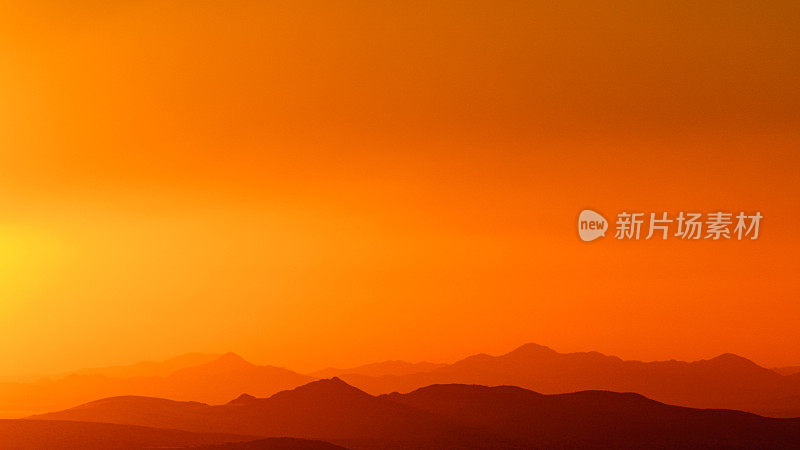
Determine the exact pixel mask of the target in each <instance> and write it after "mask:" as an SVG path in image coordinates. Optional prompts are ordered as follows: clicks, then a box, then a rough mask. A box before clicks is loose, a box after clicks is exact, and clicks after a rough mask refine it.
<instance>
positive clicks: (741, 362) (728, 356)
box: [708, 353, 761, 368]
mask: <svg viewBox="0 0 800 450" xmlns="http://www.w3.org/2000/svg"><path fill="white" fill-rule="evenodd" d="M708 362H710V363H715V364H722V365H726V366H754V367H759V368H761V367H760V366H758V364H756V363H754V362H753V361H750V360H749V359H747V358H745V357H743V356H739V355H737V354H735V353H723V354H721V355H719V356H717V357H714V358H711V359H709V360H708Z"/></svg>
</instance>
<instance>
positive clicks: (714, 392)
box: [341, 344, 800, 417]
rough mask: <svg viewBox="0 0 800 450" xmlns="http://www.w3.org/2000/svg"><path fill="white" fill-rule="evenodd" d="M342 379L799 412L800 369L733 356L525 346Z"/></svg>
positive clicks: (408, 387)
mask: <svg viewBox="0 0 800 450" xmlns="http://www.w3.org/2000/svg"><path fill="white" fill-rule="evenodd" d="M341 378H342V379H343V380H345V381H347V382H348V383H350V384H352V385H354V386H358V387H359V388H361V389H363V390H365V391H366V392H369V393H371V394H376V395H377V394H383V393H390V392H395V391H397V392H409V391H412V390H414V389H418V388H420V387H423V386H428V385H432V384H451V383H465V384H481V385H487V386H498V385H511V386H520V387H524V388H527V389H531V390H534V391H537V392H543V393H564V392H574V391H581V390H609V391H615V392H636V393H640V394H642V395H645V396H646V397H648V398H652V399H655V400H658V401H662V402H665V403H670V404H675V405H681V406H690V407H696V408H725V409H738V410H744V411H751V412H756V413H759V414H763V415H770V416H775V417H798V416H800V374H793V375H781V374H779V373H776V372H775V371H773V370H770V369H766V368H764V367H761V366H759V365H757V364H755V363H753V362H752V361H750V360H748V359H746V358H743V357H741V356H737V355H733V354H730V353H727V354H724V355H720V356H718V357H716V358H712V359H708V360H701V361H695V362H684V361H656V362H641V361H625V360H622V359H620V358H617V357H615V356H607V355H604V354H601V353H598V352H585V353H559V352H556V351H555V350H552V349H550V348H548V347H544V346H541V345H536V344H526V345H523V346H521V347H519V348H517V349H516V350H514V351H512V352H510V353H507V354H504V355H501V356H490V355H485V354H480V355H474V356H470V357H468V358H465V359H463V360H461V361H458V362H456V363H453V364H450V365H447V366H444V367H439V368H436V369H433V370H430V371H428V372H423V373H414V374H407V375H384V376H377V377H376V376H369V375H363V374H342V375H341Z"/></svg>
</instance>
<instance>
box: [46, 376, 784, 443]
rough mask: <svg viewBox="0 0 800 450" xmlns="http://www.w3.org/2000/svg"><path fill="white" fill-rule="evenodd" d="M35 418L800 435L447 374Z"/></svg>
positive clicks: (735, 417) (411, 431)
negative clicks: (448, 379)
mask: <svg viewBox="0 0 800 450" xmlns="http://www.w3.org/2000/svg"><path fill="white" fill-rule="evenodd" d="M34 419H37V420H50V421H52V420H75V421H84V422H88V421H96V422H107V423H117V424H123V425H139V426H154V425H158V426H160V427H167V428H174V429H180V430H186V431H192V432H205V431H210V430H214V431H215V432H220V433H230V434H242V435H260V436H265V437H270V436H293V437H297V438H305V439H319V440H324V441H328V442H332V443H334V444H339V445H343V446H345V447H350V448H404V447H406V448H426V447H427V448H453V447H459V448H530V447H595V448H611V447H616V448H618V447H645V446H646V447H649V448H653V447H655V448H686V447H734V446H738V447H760V448H776V447H790V446H797V445H800V419H776V418H766V417H761V416H757V415H755V414H750V413H745V412H740V411H730V410H702V409H693V408H686V407H679V406H671V405H666V404H663V403H660V402H656V401H654V400H650V399H647V398H645V397H643V396H641V395H639V394H632V393H614V392H607V391H582V392H575V393H570V394H554V395H545V394H540V393H536V392H533V391H530V390H527V389H523V388H518V387H511V386H496V387H486V386H477V385H463V384H448V385H432V386H428V387H425V388H422V389H417V390H415V391H412V392H410V393H407V394H400V393H392V394H386V395H380V396H373V395H370V394H367V393H366V392H363V391H361V390H359V389H357V388H355V387H353V386H350V385H348V384H347V383H345V382H344V381H342V380H340V379H337V378H333V379H330V380H320V381H315V382H312V383H309V384H306V385H303V386H300V387H298V388H295V389H293V390H289V391H283V392H279V393H277V394H275V395H273V396H271V397H269V398H256V397H253V396H240V397H238V398H236V399H234V400H233V401H231V402H229V403H227V404H225V405H213V406H212V405H203V404H199V403H193V402H174V401H169V400H163V399H154V398H142V397H118V398H109V399H103V400H99V401H95V402H91V403H88V404H85V405H81V406H79V407H76V408H71V409H68V410H64V411H60V412H54V413H49V414H44V415H41V416H37V417H35V418H34ZM233 448H236V447H233Z"/></svg>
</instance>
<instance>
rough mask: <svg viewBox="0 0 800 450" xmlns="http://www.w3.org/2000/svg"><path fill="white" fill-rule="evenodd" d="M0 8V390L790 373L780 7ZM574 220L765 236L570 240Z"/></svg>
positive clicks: (799, 322)
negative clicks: (677, 222)
mask: <svg viewBox="0 0 800 450" xmlns="http://www.w3.org/2000/svg"><path fill="white" fill-rule="evenodd" d="M17 3H18V5H16V6H12V5H10V4H9V3H7V2H4V3H3V4H2V6H0V99H2V103H0V355H2V356H3V357H2V358H0V375H6V374H7V375H12V374H21V373H44V372H57V371H63V370H68V369H74V368H79V367H87V366H98V365H111V364H121V363H130V362H135V361H140V360H147V359H165V358H168V357H170V356H174V355H177V354H181V353H186V352H192V351H200V352H224V351H234V352H237V353H239V354H241V355H242V356H244V357H245V358H247V359H249V360H252V361H254V362H258V363H263V364H274V365H280V366H287V367H290V368H293V369H296V370H314V369H319V368H322V367H325V366H331V365H334V366H351V365H356V364H363V363H367V362H372V361H377V360H385V359H407V360H411V361H419V360H434V361H444V362H446V361H452V360H454V359H457V358H460V357H463V356H466V355H469V354H473V353H478V352H488V353H501V352H505V351H508V350H511V349H512V348H514V347H515V346H517V345H519V344H522V343H525V342H537V343H540V344H543V345H548V346H551V347H553V348H555V349H557V350H559V351H588V350H597V351H601V352H604V353H609V354H615V355H618V356H620V357H623V358H631V359H643V360H654V359H671V358H675V359H688V360H693V359H700V358H708V357H713V356H716V355H717V354H720V353H723V352H733V353H737V354H741V355H743V356H745V357H748V358H751V359H753V360H754V361H755V362H757V363H759V364H762V365H765V366H768V367H771V366H776V365H797V364H800V346H798V345H797V343H798V342H800V277H798V273H800V260H798V253H799V252H800V201H798V196H799V195H800V175H799V174H800V3H798V2H796V1H786V2H763V3H762V2H739V1H732V2H693V1H686V2H663V5H661V6H656V5H651V4H648V5H645V4H643V3H650V2H636V1H631V2H608V3H605V4H604V5H600V4H599V2H598V3H597V4H594V5H593V6H587V4H588V3H587V2H575V3H572V2H522V1H519V2H515V1H488V0H487V1H441V2H422V1H407V2H370V1H362V2H356V1H342V2H322V1H319V2H311V1H296V0H292V1H285V2H283V1H264V2H256V1H228V2H202V1H185V2H184V1H172V2H162V1H144V0H142V1H124V2H105V1H77V2H55V1H44V0H42V1H32V2H17ZM698 3H704V5H699V4H698ZM584 208H591V209H594V210H596V211H599V212H602V213H603V214H606V217H609V218H613V216H614V215H615V214H616V213H617V212H619V211H622V210H628V211H640V212H661V211H668V212H670V213H677V212H678V211H697V212H704V213H706V212H713V211H718V210H723V211H732V212H739V211H746V212H751V213H752V212H755V211H761V213H762V215H763V216H764V219H763V222H762V225H761V235H760V237H759V239H758V240H755V241H750V240H746V241H741V242H740V241H736V240H732V241H725V242H711V241H699V242H685V241H680V240H678V239H670V240H668V241H666V242H662V241H648V242H644V241H639V242H624V241H615V240H614V239H611V238H610V236H607V237H606V238H605V239H601V240H599V241H596V242H592V243H584V242H581V241H580V240H579V239H578V237H577V233H576V218H577V214H578V213H579V211H580V210H582V209H584Z"/></svg>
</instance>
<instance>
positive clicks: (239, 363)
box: [198, 352, 253, 367]
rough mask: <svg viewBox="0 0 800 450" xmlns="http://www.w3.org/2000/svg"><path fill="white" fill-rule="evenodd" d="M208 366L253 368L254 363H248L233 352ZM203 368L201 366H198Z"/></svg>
mask: <svg viewBox="0 0 800 450" xmlns="http://www.w3.org/2000/svg"><path fill="white" fill-rule="evenodd" d="M206 366H215V367H250V366H253V364H252V363H250V362H249V361H247V360H246V359H244V358H242V357H241V356H239V355H237V354H236V353H233V352H228V353H225V354H223V355H221V356H220V357H219V358H217V359H215V360H214V361H211V362H210V363H208V364H206ZM198 367H201V366H198Z"/></svg>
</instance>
